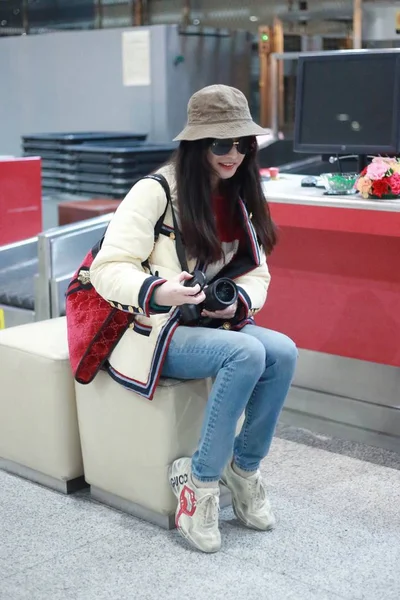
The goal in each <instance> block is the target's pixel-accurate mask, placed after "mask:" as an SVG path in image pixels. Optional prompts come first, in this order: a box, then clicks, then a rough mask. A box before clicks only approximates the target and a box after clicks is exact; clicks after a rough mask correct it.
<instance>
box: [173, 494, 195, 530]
mask: <svg viewBox="0 0 400 600" xmlns="http://www.w3.org/2000/svg"><path fill="white" fill-rule="evenodd" d="M179 506H180V509H179V512H178V514H177V515H176V519H175V524H176V526H177V527H178V521H179V519H180V518H181V516H182V515H187V516H188V517H193V515H194V513H195V512H196V506H197V502H196V495H195V493H194V491H193V490H191V489H190V488H188V487H187V485H185V486H184V487H183V489H182V491H181V495H180V496H179Z"/></svg>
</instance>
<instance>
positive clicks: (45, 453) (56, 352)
mask: <svg viewBox="0 0 400 600" xmlns="http://www.w3.org/2000/svg"><path fill="white" fill-rule="evenodd" d="M0 388H1V393H0V468H2V469H4V470H7V471H9V472H11V473H15V474H17V475H21V476H22V477H26V478H27V479H31V480H32V481H36V482H37V483H41V484H42V485H46V486H48V487H51V488H54V489H56V490H58V491H61V492H64V493H69V492H72V491H75V490H76V489H79V488H81V487H83V486H84V485H85V481H84V478H83V464H82V453H81V446H80V438H79V430H78V420H77V414H76V401H75V390H74V382H73V378H72V375H71V369H70V365H69V360H68V346H67V331H66V320H65V318H59V319H53V320H51V321H41V322H38V323H30V324H26V325H21V326H19V327H10V328H8V329H4V330H2V331H0Z"/></svg>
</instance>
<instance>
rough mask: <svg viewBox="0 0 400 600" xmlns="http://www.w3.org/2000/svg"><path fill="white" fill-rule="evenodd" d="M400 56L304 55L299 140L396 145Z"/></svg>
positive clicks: (329, 144) (348, 145)
mask: <svg viewBox="0 0 400 600" xmlns="http://www.w3.org/2000/svg"><path fill="white" fill-rule="evenodd" d="M397 56H398V55H397ZM397 56H396V55H394V54H390V55H384V54H381V55H379V54H375V55H373V54H369V55H360V56H349V55H348V56H343V55H342V56H339V57H338V56H335V57H325V59H324V58H319V57H318V58H314V57H313V58H312V59H310V60H307V59H306V60H304V64H303V78H302V81H301V89H300V90H299V92H300V93H299V96H298V100H299V101H298V106H297V107H296V109H297V110H298V115H297V118H298V120H299V123H298V125H297V143H298V144H301V145H303V144H306V145H321V146H325V147H336V146H339V147H342V146H343V150H346V151H347V150H349V149H351V147H353V148H354V147H358V148H360V147H365V148H366V150H367V149H368V148H372V147H375V148H378V147H388V146H393V144H395V145H396V144H397V139H396V138H397V135H396V129H395V123H396V122H397V115H396V110H395V108H396V106H395V102H396V98H397V94H396V89H397V73H396V71H397V69H398V66H397V65H398V62H397V60H398V59H397ZM353 151H355V150H353Z"/></svg>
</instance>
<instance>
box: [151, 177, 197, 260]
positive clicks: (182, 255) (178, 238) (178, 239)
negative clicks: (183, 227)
mask: <svg viewBox="0 0 400 600" xmlns="http://www.w3.org/2000/svg"><path fill="white" fill-rule="evenodd" d="M143 179H154V180H155V181H158V182H159V183H160V184H161V185H162V187H163V188H164V192H165V195H166V197H167V204H166V206H165V210H164V212H163V214H162V215H161V217H160V218H159V219H158V221H157V223H156V225H155V227H154V239H155V241H157V240H158V238H159V236H160V231H161V227H162V225H163V223H164V219H165V214H166V212H167V210H168V206H171V212H172V221H173V224H174V232H175V244H176V253H177V255H178V258H179V262H180V265H181V269H182V271H188V270H189V267H188V264H187V260H186V252H185V247H184V244H183V239H182V234H181V232H180V230H179V227H178V221H177V218H176V214H175V210H174V207H173V204H172V199H171V190H170V188H169V185H168V181H167V180H166V179H165V177H164V175H161V174H160V173H154V174H153V175H146V176H145V177H143Z"/></svg>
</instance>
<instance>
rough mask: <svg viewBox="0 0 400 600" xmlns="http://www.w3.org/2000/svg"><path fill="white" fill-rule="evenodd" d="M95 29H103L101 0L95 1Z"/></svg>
mask: <svg viewBox="0 0 400 600" xmlns="http://www.w3.org/2000/svg"><path fill="white" fill-rule="evenodd" d="M96 21H97V29H103V0H96Z"/></svg>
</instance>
